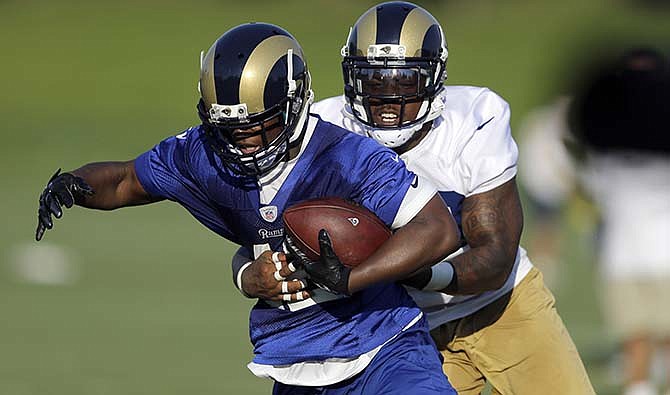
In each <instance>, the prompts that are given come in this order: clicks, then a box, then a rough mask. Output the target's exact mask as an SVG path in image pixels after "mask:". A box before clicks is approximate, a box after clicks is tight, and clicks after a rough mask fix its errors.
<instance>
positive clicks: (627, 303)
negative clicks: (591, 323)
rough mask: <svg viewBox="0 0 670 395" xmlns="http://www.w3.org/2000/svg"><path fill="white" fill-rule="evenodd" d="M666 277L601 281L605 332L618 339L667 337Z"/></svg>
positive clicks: (669, 327)
mask: <svg viewBox="0 0 670 395" xmlns="http://www.w3.org/2000/svg"><path fill="white" fill-rule="evenodd" d="M668 284H670V276H660V275H659V276H658V277H656V278H649V279H620V280H619V279H617V280H605V283H604V284H603V287H604V292H603V295H604V298H603V305H604V312H605V317H606V319H607V323H608V327H609V330H610V331H611V332H612V333H613V334H614V335H615V336H616V337H618V338H619V339H624V338H628V337H631V336H636V335H649V336H652V337H655V338H657V339H659V340H661V339H668V338H670V310H668V303H670V286H668Z"/></svg>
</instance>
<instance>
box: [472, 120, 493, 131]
mask: <svg viewBox="0 0 670 395" xmlns="http://www.w3.org/2000/svg"><path fill="white" fill-rule="evenodd" d="M493 118H495V117H491V119H489V120H488V121H486V122H484V123H483V124H481V125H479V126H478V127H477V129H475V131H477V130H482V128H483V127H484V126H486V124H487V123H489V122H491V121H493Z"/></svg>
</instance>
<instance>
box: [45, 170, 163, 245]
mask: <svg viewBox="0 0 670 395" xmlns="http://www.w3.org/2000/svg"><path fill="white" fill-rule="evenodd" d="M157 200H160V199H156V198H153V197H151V196H150V195H149V194H148V193H147V192H146V191H145V190H144V188H143V187H142V184H140V182H139V180H138V179H137V175H136V173H135V166H134V161H127V162H99V163H90V164H88V165H85V166H83V167H81V168H79V169H76V170H73V171H71V172H66V173H62V174H61V173H60V170H59V171H58V172H56V174H54V175H53V176H52V177H51V179H50V180H49V182H48V184H47V186H46V188H45V189H44V191H43V192H42V194H41V195H40V199H39V209H38V214H37V219H38V222H37V230H36V232H35V239H36V240H37V241H39V240H41V239H42V236H44V232H45V231H46V229H51V228H53V220H52V218H51V216H52V215H53V216H55V217H56V218H60V217H61V216H62V215H63V211H62V207H63V206H65V207H67V208H70V207H72V206H73V205H74V204H77V205H80V206H83V207H88V208H95V209H100V210H113V209H116V208H120V207H126V206H136V205H140V204H147V203H151V202H154V201H157Z"/></svg>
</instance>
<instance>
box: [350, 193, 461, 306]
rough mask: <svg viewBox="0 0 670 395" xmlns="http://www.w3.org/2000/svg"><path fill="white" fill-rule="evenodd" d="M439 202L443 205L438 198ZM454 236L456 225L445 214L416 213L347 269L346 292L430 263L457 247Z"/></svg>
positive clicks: (387, 279)
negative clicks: (353, 266) (380, 244)
mask: <svg viewBox="0 0 670 395" xmlns="http://www.w3.org/2000/svg"><path fill="white" fill-rule="evenodd" d="M429 204H431V203H429ZM439 204H443V203H442V201H441V200H439ZM457 235H458V229H457V227H456V224H455V222H454V221H453V218H452V217H451V216H450V215H448V213H447V215H445V216H434V215H431V214H429V215H421V214H419V215H417V217H415V218H414V219H412V221H410V222H409V223H408V224H407V225H405V226H404V227H402V228H400V229H399V230H398V231H397V232H395V233H394V234H393V236H391V238H390V239H389V241H387V242H386V243H384V244H383V245H382V246H381V247H380V248H379V249H378V250H377V251H376V252H375V253H374V254H373V255H372V256H370V258H368V259H367V260H366V261H365V262H363V263H361V264H360V265H359V266H357V267H356V268H354V269H353V270H352V271H351V274H350V277H349V290H350V292H352V293H353V292H356V291H358V290H361V289H363V288H366V287H368V286H370V285H372V284H375V283H379V282H392V281H397V280H400V279H403V278H405V277H407V276H409V275H410V274H411V273H414V272H416V271H417V270H419V269H421V268H423V267H429V266H431V265H432V264H434V263H435V262H438V261H440V260H441V259H443V258H444V257H445V256H447V255H449V254H451V253H452V252H454V251H455V250H456V249H457V248H458V236H457Z"/></svg>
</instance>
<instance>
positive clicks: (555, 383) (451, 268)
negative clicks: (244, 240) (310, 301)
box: [237, 1, 593, 394]
mask: <svg viewBox="0 0 670 395" xmlns="http://www.w3.org/2000/svg"><path fill="white" fill-rule="evenodd" d="M341 54H342V56H343V61H342V70H343V76H344V94H343V95H341V96H337V97H333V98H329V99H325V100H322V101H320V102H318V103H315V104H314V105H313V106H312V110H311V111H313V112H314V113H317V114H319V116H320V117H321V118H322V119H324V120H326V121H328V122H332V123H334V124H336V125H339V126H342V127H344V128H345V129H348V130H352V131H354V132H356V133H358V134H360V135H363V136H368V137H370V138H371V140H373V139H374V140H375V141H377V142H378V143H379V144H380V145H383V146H386V147H389V148H391V149H393V150H394V151H395V152H396V153H397V154H398V155H399V158H400V159H402V161H404V162H405V163H406V164H407V167H408V168H409V169H410V170H412V171H414V172H416V174H418V175H419V176H423V177H425V178H427V179H429V180H430V181H431V182H432V183H433V184H435V185H436V186H437V188H438V191H439V194H440V195H441V196H442V197H443V199H444V200H445V201H446V202H447V204H448V205H449V206H450V208H451V210H452V213H453V215H454V218H456V221H457V223H458V226H459V230H460V234H461V235H462V243H461V247H462V248H461V249H460V250H459V251H458V252H457V253H455V254H453V255H452V256H450V257H448V258H447V259H446V260H441V261H440V262H438V261H436V262H438V263H437V264H436V265H434V266H432V268H426V269H425V270H422V271H420V273H418V274H417V275H416V276H414V277H412V278H410V279H408V280H406V281H405V282H406V283H407V284H410V285H412V286H413V287H412V288H409V290H410V294H411V295H412V296H413V298H414V299H415V301H416V302H417V303H418V304H419V306H421V307H422V309H423V310H424V312H425V313H426V315H427V317H428V320H429V324H430V327H431V329H432V334H433V336H434V339H435V341H436V343H437V344H438V347H439V348H440V350H441V352H442V355H443V357H444V365H443V368H444V371H445V373H446V374H447V376H448V377H449V380H450V381H451V383H452V384H453V385H454V388H455V389H456V390H457V391H458V393H459V394H461V393H462V394H479V393H481V391H482V390H483V388H484V386H485V385H486V383H487V382H489V384H490V385H491V386H492V387H493V389H494V392H495V393H500V394H536V393H543V394H590V393H593V388H592V387H591V384H590V382H589V378H588V376H587V374H586V371H585V369H584V366H583V363H582V361H581V359H580V357H579V354H578V353H577V349H576V348H575V345H574V344H573V342H572V339H571V338H570V335H569V334H568V332H567V330H566V328H565V326H564V325H563V322H562V321H561V318H560V316H559V315H558V313H557V311H556V308H555V306H554V298H553V296H552V294H551V292H550V291H549V290H548V289H547V288H546V286H545V285H544V282H543V280H542V274H541V273H540V272H539V271H538V270H537V269H536V268H535V267H534V266H533V265H532V263H531V261H530V260H529V258H528V256H527V255H526V251H525V250H524V249H523V248H521V247H520V246H519V239H520V236H521V230H522V227H523V214H522V209H521V204H520V201H519V195H518V192H517V186H516V181H515V176H516V169H517V168H516V166H517V163H516V162H517V155H518V151H517V146H516V143H515V142H514V139H513V138H512V134H511V130H510V124H509V122H510V110H509V106H508V104H507V103H506V102H505V101H504V100H503V99H502V98H501V97H500V96H498V95H497V94H495V93H494V92H492V91H491V90H489V89H487V88H480V87H474V86H445V85H444V84H443V82H444V80H445V79H446V76H447V73H446V61H447V55H448V51H447V45H446V41H445V38H444V33H443V31H442V27H441V25H440V23H439V22H438V21H437V20H436V19H435V18H434V17H433V16H432V15H431V14H430V13H429V12H427V11H426V10H425V9H423V8H421V7H418V6H416V5H414V4H411V3H407V2H398V1H394V2H387V3H382V4H379V5H377V6H374V7H372V8H370V9H369V10H368V11H367V12H365V13H364V14H363V15H362V16H361V17H360V18H359V19H358V21H357V22H356V24H355V25H354V26H353V28H352V29H351V30H350V31H349V35H348V38H347V41H346V43H345V45H344V47H343V48H342V50H341ZM447 236H448V237H451V235H447ZM243 253H244V252H240V254H243ZM237 260H238V261H239V258H238V259H237ZM241 285H242V286H243V289H244V290H245V291H248V288H247V285H248V284H247V283H244V282H242V284H241ZM258 285H259V281H256V282H255V283H253V284H249V289H253V292H256V293H262V294H264V295H265V296H266V297H275V295H276V294H275V293H276V292H277V290H276V288H263V289H258ZM280 291H281V290H280ZM300 292H302V291H298V295H300ZM281 296H282V297H286V294H281ZM300 296H302V295H300Z"/></svg>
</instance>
